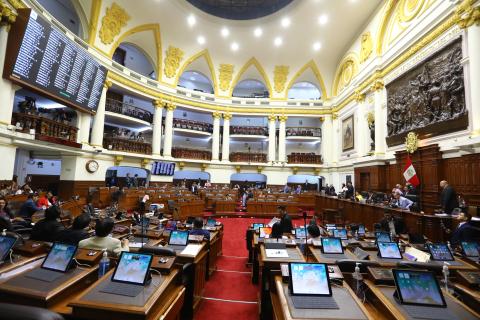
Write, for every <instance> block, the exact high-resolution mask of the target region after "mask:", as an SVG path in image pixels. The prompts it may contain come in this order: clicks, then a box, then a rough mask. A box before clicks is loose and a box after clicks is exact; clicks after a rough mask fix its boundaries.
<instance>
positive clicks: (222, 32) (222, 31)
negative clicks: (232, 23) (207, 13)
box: [220, 27, 230, 38]
mask: <svg viewBox="0 0 480 320" xmlns="http://www.w3.org/2000/svg"><path fill="white" fill-rule="evenodd" d="M220 33H221V34H222V37H224V38H226V37H228V35H229V34H230V30H228V29H227V28H225V27H223V28H222V30H221V31H220Z"/></svg>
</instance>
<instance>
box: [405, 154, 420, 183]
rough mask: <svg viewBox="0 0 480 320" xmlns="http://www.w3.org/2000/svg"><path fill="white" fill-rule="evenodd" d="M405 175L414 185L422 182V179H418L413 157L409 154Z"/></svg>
mask: <svg viewBox="0 0 480 320" xmlns="http://www.w3.org/2000/svg"><path fill="white" fill-rule="evenodd" d="M403 176H404V177H405V180H407V181H408V182H410V183H411V184H412V185H413V186H415V187H416V186H418V185H419V184H420V180H418V176H417V173H416V172H415V168H414V167H413V164H412V159H410V155H408V154H407V163H406V164H405V169H403Z"/></svg>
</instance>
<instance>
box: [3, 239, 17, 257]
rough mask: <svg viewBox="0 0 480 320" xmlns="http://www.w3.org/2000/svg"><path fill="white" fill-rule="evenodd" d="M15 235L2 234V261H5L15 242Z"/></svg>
mask: <svg viewBox="0 0 480 320" xmlns="http://www.w3.org/2000/svg"><path fill="white" fill-rule="evenodd" d="M15 241H16V239H15V238H14V237H8V236H0V261H4V260H5V258H6V257H7V256H8V253H9V252H10V249H12V247H13V245H14V244H15Z"/></svg>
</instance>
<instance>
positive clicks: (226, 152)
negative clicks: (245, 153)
mask: <svg viewBox="0 0 480 320" xmlns="http://www.w3.org/2000/svg"><path fill="white" fill-rule="evenodd" d="M231 119H232V115H231V114H230V113H224V114H223V140H222V161H225V162H228V161H229V159H230V120H231Z"/></svg>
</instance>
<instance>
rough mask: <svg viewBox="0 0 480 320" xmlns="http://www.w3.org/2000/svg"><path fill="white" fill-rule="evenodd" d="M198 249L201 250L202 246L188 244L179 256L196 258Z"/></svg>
mask: <svg viewBox="0 0 480 320" xmlns="http://www.w3.org/2000/svg"><path fill="white" fill-rule="evenodd" d="M200 249H202V245H200V244H188V245H187V246H186V247H185V249H183V251H182V252H181V253H180V254H185V255H188V256H196V255H197V254H198V253H199V252H200Z"/></svg>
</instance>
